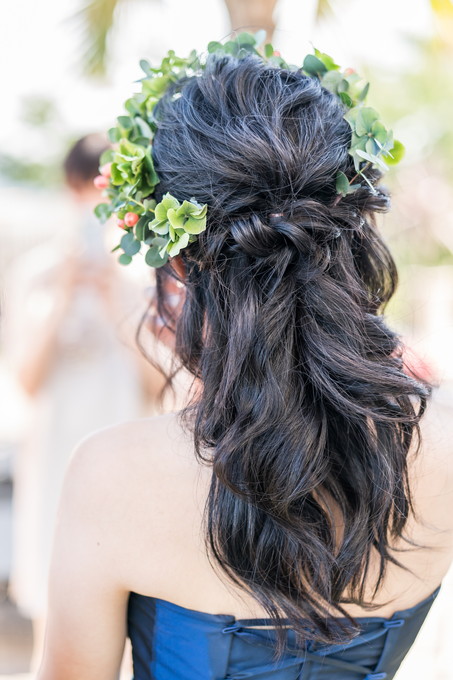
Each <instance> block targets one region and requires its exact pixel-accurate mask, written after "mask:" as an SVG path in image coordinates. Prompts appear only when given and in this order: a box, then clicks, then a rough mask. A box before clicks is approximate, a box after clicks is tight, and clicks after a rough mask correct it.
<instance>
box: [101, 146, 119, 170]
mask: <svg viewBox="0 0 453 680" xmlns="http://www.w3.org/2000/svg"><path fill="white" fill-rule="evenodd" d="M114 153H115V152H114V151H113V149H106V150H105V151H103V152H102V153H101V157H100V158H99V165H100V166H101V165H105V164H106V163H111V162H112V160H113V156H114Z"/></svg>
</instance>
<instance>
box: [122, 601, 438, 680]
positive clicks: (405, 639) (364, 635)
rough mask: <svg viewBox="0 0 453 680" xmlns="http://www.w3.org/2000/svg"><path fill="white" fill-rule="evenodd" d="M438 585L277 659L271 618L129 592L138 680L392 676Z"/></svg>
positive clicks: (290, 635)
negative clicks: (406, 604) (331, 640)
mask: <svg viewBox="0 0 453 680" xmlns="http://www.w3.org/2000/svg"><path fill="white" fill-rule="evenodd" d="M438 592H439V588H437V589H436V590H435V591H434V593H432V595H430V596H429V597H427V598H426V599H425V600H423V601H422V602H420V603H419V604H417V605H415V606H414V607H411V608H410V609H405V610H402V611H398V612H395V614H393V616H392V617H390V618H381V617H372V616H371V617H362V618H358V619H356V620H357V621H358V622H359V624H360V629H361V632H360V634H359V635H358V636H357V637H355V638H354V639H353V640H352V642H349V643H347V644H343V645H323V644H318V643H312V642H310V641H307V643H306V644H305V645H304V647H303V648H301V647H300V646H299V647H297V646H296V644H295V634H294V631H292V630H291V629H288V631H287V651H286V652H285V654H284V656H283V657H282V658H281V659H280V660H279V661H277V662H275V661H274V660H273V658H274V651H275V635H276V634H275V630H272V629H270V628H259V627H258V626H264V625H269V624H270V620H269V619H240V620H237V619H235V618H234V617H233V616H230V615H224V614H208V613H204V612H199V611H196V610H193V609H187V608H185V607H181V606H179V605H177V604H174V603H172V602H168V601H167V600H162V599H159V598H154V597H148V596H145V595H139V594H137V593H131V594H130V597H129V607H128V634H129V637H130V639H131V642H132V652H133V663H134V680H246V679H250V680H268V679H269V680H270V679H271V678H272V680H391V678H393V677H394V675H395V673H396V671H397V670H398V667H399V666H400V664H401V662H402V660H403V658H404V657H405V655H406V653H407V652H408V650H409V648H410V647H411V645H412V643H413V642H414V640H415V638H416V636H417V633H418V631H419V630H420V628H421V625H422V623H423V621H424V619H425V617H426V615H427V613H428V611H429V609H430V607H431V604H432V602H433V601H434V599H435V597H436V596H437V594H438Z"/></svg>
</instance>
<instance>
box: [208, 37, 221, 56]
mask: <svg viewBox="0 0 453 680" xmlns="http://www.w3.org/2000/svg"><path fill="white" fill-rule="evenodd" d="M222 50H223V45H222V43H219V42H218V41H217V40H211V42H210V43H208V52H209V54H212V53H213V52H219V51H222Z"/></svg>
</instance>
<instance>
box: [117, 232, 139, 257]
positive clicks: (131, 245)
mask: <svg viewBox="0 0 453 680" xmlns="http://www.w3.org/2000/svg"><path fill="white" fill-rule="evenodd" d="M120 245H121V248H122V249H123V250H124V252H125V253H126V255H129V256H130V257H133V256H134V255H136V254H137V253H138V251H139V250H140V241H137V239H136V238H135V236H134V234H133V233H132V232H128V233H127V234H124V236H123V238H122V239H121V241H120Z"/></svg>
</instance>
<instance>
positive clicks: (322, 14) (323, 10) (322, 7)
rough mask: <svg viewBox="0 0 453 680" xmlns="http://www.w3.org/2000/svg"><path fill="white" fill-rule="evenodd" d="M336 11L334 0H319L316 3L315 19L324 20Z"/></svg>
mask: <svg viewBox="0 0 453 680" xmlns="http://www.w3.org/2000/svg"><path fill="white" fill-rule="evenodd" d="M333 13H334V2H332V0H318V1H317V3H316V12H315V19H316V21H322V20H323V19H326V18H327V17H329V16H331V15H332V14H333Z"/></svg>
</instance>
